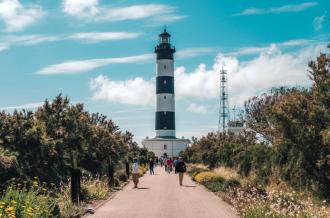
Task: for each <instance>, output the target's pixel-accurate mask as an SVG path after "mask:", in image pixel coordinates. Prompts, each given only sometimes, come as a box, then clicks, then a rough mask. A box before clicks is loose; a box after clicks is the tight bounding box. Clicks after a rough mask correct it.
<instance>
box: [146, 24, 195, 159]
mask: <svg viewBox="0 0 330 218" xmlns="http://www.w3.org/2000/svg"><path fill="white" fill-rule="evenodd" d="M155 53H156V56H157V58H156V59H157V60H156V96H157V98H156V114H155V130H156V137H155V138H152V139H148V138H146V139H144V140H143V141H142V145H143V146H144V147H145V148H147V149H148V150H150V151H152V152H154V153H155V155H156V156H157V157H160V156H167V157H175V156H178V154H179V153H180V152H181V151H182V150H184V149H185V148H186V147H187V146H188V144H189V140H187V139H184V138H183V139H178V138H176V134H175V94H174V53H175V48H174V47H173V46H172V45H171V35H170V34H169V33H168V32H167V31H166V29H164V32H162V33H161V34H160V35H159V43H158V45H157V46H156V47H155Z"/></svg>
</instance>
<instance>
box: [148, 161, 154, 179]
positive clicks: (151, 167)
mask: <svg viewBox="0 0 330 218" xmlns="http://www.w3.org/2000/svg"><path fill="white" fill-rule="evenodd" d="M149 171H150V175H154V174H155V172H154V160H153V159H152V158H150V160H149Z"/></svg>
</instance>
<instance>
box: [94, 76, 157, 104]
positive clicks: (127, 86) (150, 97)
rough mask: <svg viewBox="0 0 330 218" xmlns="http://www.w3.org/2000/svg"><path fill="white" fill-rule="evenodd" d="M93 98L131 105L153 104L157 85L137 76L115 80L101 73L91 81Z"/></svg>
mask: <svg viewBox="0 0 330 218" xmlns="http://www.w3.org/2000/svg"><path fill="white" fill-rule="evenodd" d="M90 88H91V90H92V92H93V96H92V99H93V100H103V101H111V102H118V103H122V104H130V105H153V104H154V102H155V95H154V92H155V85H154V82H153V81H145V80H144V79H142V78H140V77H137V78H134V79H130V80H127V81H113V80H111V79H110V78H108V77H106V76H103V75H99V76H98V77H96V78H94V79H92V80H91V82H90Z"/></svg>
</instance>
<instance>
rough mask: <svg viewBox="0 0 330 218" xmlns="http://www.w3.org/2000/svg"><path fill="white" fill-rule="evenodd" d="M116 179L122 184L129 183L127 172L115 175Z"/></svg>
mask: <svg viewBox="0 0 330 218" xmlns="http://www.w3.org/2000/svg"><path fill="white" fill-rule="evenodd" d="M115 177H116V178H118V179H119V181H121V182H126V181H127V174H126V171H125V170H118V171H117V172H116V173H115Z"/></svg>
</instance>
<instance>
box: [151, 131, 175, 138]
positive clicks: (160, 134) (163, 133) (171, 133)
mask: <svg viewBox="0 0 330 218" xmlns="http://www.w3.org/2000/svg"><path fill="white" fill-rule="evenodd" d="M156 136H157V137H166V136H172V137H175V130H173V129H159V130H156Z"/></svg>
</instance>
